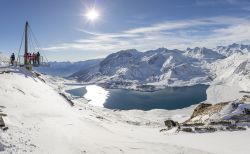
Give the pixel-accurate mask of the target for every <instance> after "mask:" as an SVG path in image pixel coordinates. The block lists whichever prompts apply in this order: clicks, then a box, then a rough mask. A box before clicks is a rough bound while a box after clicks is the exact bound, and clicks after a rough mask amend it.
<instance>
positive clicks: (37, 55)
mask: <svg viewBox="0 0 250 154" xmlns="http://www.w3.org/2000/svg"><path fill="white" fill-rule="evenodd" d="M36 59H37V64H38V65H40V53H39V51H38V52H37V53H36Z"/></svg>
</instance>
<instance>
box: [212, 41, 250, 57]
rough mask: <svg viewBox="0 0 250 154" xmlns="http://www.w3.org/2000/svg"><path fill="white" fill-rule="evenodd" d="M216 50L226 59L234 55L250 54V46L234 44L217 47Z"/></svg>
mask: <svg viewBox="0 0 250 154" xmlns="http://www.w3.org/2000/svg"><path fill="white" fill-rule="evenodd" d="M214 50H215V51H217V52H218V53H220V54H222V55H224V56H226V57H229V56H231V55H233V54H234V53H241V54H243V53H248V52H250V45H243V44H236V43H233V44H231V45H228V46H217V47H216V48H215V49H214Z"/></svg>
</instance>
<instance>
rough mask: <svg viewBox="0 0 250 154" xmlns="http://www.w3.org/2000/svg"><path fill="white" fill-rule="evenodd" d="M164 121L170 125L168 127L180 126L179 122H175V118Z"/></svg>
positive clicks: (166, 124)
mask: <svg viewBox="0 0 250 154" xmlns="http://www.w3.org/2000/svg"><path fill="white" fill-rule="evenodd" d="M164 123H165V126H167V127H168V129H171V128H173V127H177V126H178V122H175V121H173V120H166V121H164Z"/></svg>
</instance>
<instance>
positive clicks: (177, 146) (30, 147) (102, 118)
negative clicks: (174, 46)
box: [0, 69, 250, 154]
mask: <svg viewBox="0 0 250 154" xmlns="http://www.w3.org/2000/svg"><path fill="white" fill-rule="evenodd" d="M44 79H45V82H47V84H46V83H44V82H43V81H42V80H40V79H38V78H37V77H34V75H33V74H31V73H29V72H26V71H24V70H18V69H12V70H11V72H10V73H4V74H0V83H1V84H0V109H1V110H2V111H3V113H5V114H7V116H6V117H3V118H4V121H5V123H6V126H8V128H9V129H8V130H6V131H2V130H0V153H39V154H40V153H53V154H57V153H58V154H59V153H60V154H62V153H65V154H68V153H71V154H81V153H114V154H117V153H136V154H138V153H164V154H168V153H169V154H174V153H181V154H206V153H218V154H235V153H238V154H240V153H242V154H245V153H249V151H250V147H249V144H248V142H249V138H250V130H247V131H239V132H216V133H204V134H198V133H197V134H189V133H178V134H175V133H164V132H160V130H161V129H162V128H164V125H163V122H164V120H166V119H168V118H173V119H174V120H178V121H183V120H186V119H187V118H188V117H189V116H190V114H191V113H192V111H193V109H194V107H195V106H191V107H189V108H185V109H181V110H171V111H167V110H151V111H147V112H144V111H137V110H131V111H113V110H108V109H104V108H98V107H94V106H90V105H89V104H87V103H77V101H76V102H75V104H76V105H75V106H73V107H72V106H70V105H69V103H68V102H67V101H66V100H65V99H64V98H63V97H62V96H60V95H59V94H58V91H57V90H56V89H57V88H56V87H58V86H60V85H53V83H54V82H53V83H52V81H51V80H47V79H46V78H44ZM52 85H53V86H52Z"/></svg>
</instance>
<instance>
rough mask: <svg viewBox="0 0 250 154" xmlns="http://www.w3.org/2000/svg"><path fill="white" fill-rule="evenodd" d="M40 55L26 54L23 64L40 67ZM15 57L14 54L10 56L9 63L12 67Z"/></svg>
mask: <svg viewBox="0 0 250 154" xmlns="http://www.w3.org/2000/svg"><path fill="white" fill-rule="evenodd" d="M40 58H41V56H40V53H39V52H37V53H34V52H33V53H27V54H25V55H24V63H25V64H33V65H40ZM15 60H16V57H15V54H14V53H12V54H11V56H10V63H11V65H12V66H13V65H14V63H15Z"/></svg>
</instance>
